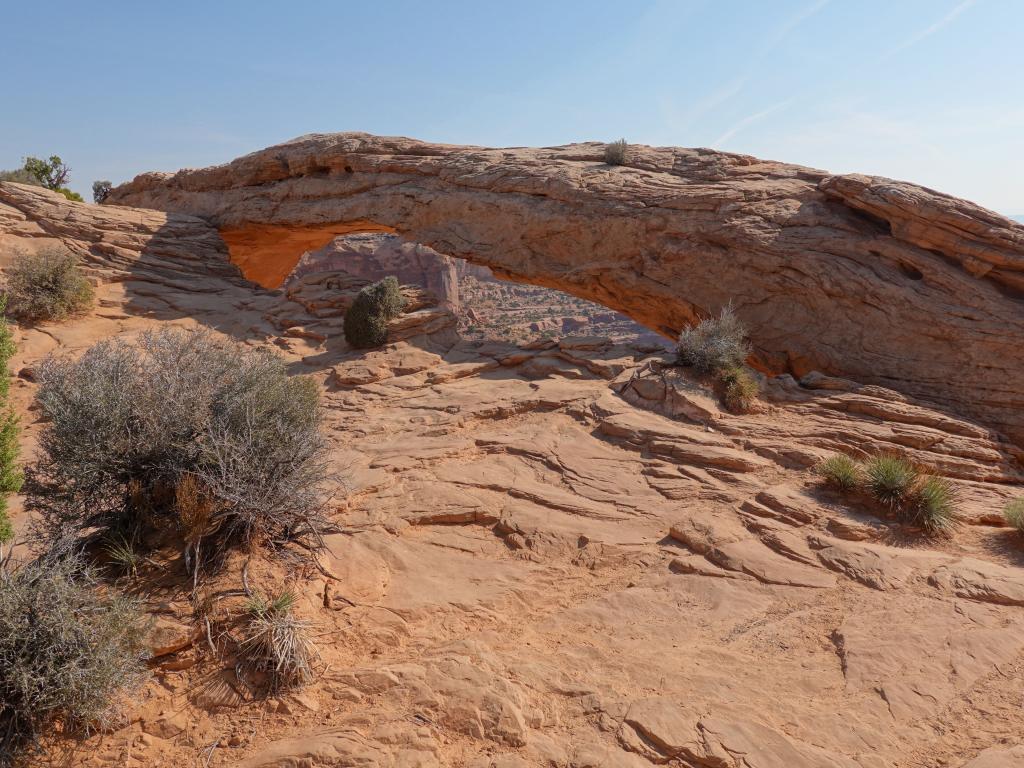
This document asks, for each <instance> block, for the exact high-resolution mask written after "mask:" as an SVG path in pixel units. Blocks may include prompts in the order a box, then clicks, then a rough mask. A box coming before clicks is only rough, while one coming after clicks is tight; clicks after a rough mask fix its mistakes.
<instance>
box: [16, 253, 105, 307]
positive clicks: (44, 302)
mask: <svg viewBox="0 0 1024 768" xmlns="http://www.w3.org/2000/svg"><path fill="white" fill-rule="evenodd" d="M6 295H7V301H8V304H7V309H8V311H9V312H10V314H11V315H13V316H14V317H16V318H18V319H19V320H22V321H25V322H36V321H39V320H62V319H64V318H66V317H67V316H68V315H71V314H74V313H75V312H80V311H82V310H84V309H86V308H88V307H89V306H90V305H91V304H92V297H93V290H92V286H91V285H89V281H88V280H86V279H85V277H84V276H83V275H82V273H81V271H80V270H79V268H78V260H77V259H76V258H75V256H74V255H73V254H71V253H69V252H68V251H66V250H64V249H63V248H44V249H42V250H41V251H39V253H36V254H22V255H20V256H18V257H17V258H16V259H15V260H14V262H13V263H12V264H11V266H10V268H9V269H8V270H7V293H6Z"/></svg>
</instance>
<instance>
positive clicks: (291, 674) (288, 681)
mask: <svg viewBox="0 0 1024 768" xmlns="http://www.w3.org/2000/svg"><path fill="white" fill-rule="evenodd" d="M294 605H295V594H294V593H292V592H289V591H285V592H282V593H281V594H279V595H277V596H276V597H273V598H268V597H263V596H261V595H257V596H255V597H253V598H252V599H251V600H250V601H249V603H248V605H247V606H246V611H247V613H248V623H247V627H246V636H245V638H244V639H243V640H242V643H241V647H240V651H241V655H242V657H243V659H244V660H245V662H246V665H247V666H248V668H249V669H251V670H252V671H254V672H259V673H263V674H266V675H267V676H268V680H269V683H270V687H271V689H272V690H280V689H282V688H295V687H299V686H302V685H305V684H306V683H308V682H310V681H311V680H312V679H313V665H314V663H315V660H316V657H317V656H318V653H317V650H316V646H315V645H314V644H313V641H312V639H311V637H310V626H311V625H310V623H309V622H307V621H303V620H302V619H299V618H296V616H295V615H294V613H293V612H292V608H293V606H294Z"/></svg>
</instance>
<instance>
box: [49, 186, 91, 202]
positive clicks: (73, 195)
mask: <svg viewBox="0 0 1024 768" xmlns="http://www.w3.org/2000/svg"><path fill="white" fill-rule="evenodd" d="M54 191H56V192H60V193H61V194H62V195H64V197H66V198H67V199H68V200H70V201H71V202H73V203H84V202H85V200H84V199H83V198H82V196H81V195H80V194H78V193H77V192H72V191H71V190H70V189H68V188H67V187H61V188H60V189H57V190H54Z"/></svg>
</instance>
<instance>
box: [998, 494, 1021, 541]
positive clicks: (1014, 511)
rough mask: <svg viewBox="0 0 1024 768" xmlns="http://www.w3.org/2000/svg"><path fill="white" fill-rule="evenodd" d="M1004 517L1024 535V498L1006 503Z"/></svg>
mask: <svg viewBox="0 0 1024 768" xmlns="http://www.w3.org/2000/svg"><path fill="white" fill-rule="evenodd" d="M1003 517H1004V518H1005V520H1006V522H1007V524H1008V525H1010V526H1012V527H1013V528H1016V529H1017V531H1018V532H1019V533H1022V534H1024V496H1022V497H1020V498H1019V499H1013V500H1011V501H1008V502H1006V506H1005V507H1004V508H1003Z"/></svg>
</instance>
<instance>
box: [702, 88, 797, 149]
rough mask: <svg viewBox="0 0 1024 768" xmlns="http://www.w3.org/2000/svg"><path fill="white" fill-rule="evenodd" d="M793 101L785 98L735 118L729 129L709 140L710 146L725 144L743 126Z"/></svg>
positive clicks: (761, 118)
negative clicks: (738, 118) (757, 110)
mask: <svg viewBox="0 0 1024 768" xmlns="http://www.w3.org/2000/svg"><path fill="white" fill-rule="evenodd" d="M793 101H794V99H786V100H785V101H780V102H779V103H777V104H772V105H771V106H770V107H767V108H766V109H762V110H761V111H760V112H755V113H754V114H752V115H747V116H746V117H744V118H743V119H742V120H737V121H736V122H735V123H733V124H732V126H731V127H730V128H729V130H727V131H726V132H725V133H723V134H722V135H721V136H719V137H718V138H717V139H715V140H714V141H713V142H711V146H713V147H719V146H721V145H722V144H725V142H727V141H728V140H729V139H731V138H732V137H733V136H735V135H736V134H737V133H739V132H740V131H742V130H743V129H744V128H748V127H749V126H751V125H753V124H754V123H757V122H760V121H761V120H764V119H765V118H766V117H768V116H769V115H771V114H772V113H774V112H778V111H780V110H782V109H785V108H786V107H788V106H789V105H790V104H792V103H793Z"/></svg>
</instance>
